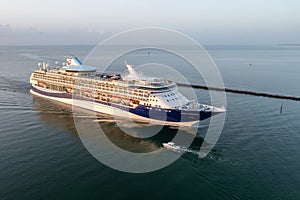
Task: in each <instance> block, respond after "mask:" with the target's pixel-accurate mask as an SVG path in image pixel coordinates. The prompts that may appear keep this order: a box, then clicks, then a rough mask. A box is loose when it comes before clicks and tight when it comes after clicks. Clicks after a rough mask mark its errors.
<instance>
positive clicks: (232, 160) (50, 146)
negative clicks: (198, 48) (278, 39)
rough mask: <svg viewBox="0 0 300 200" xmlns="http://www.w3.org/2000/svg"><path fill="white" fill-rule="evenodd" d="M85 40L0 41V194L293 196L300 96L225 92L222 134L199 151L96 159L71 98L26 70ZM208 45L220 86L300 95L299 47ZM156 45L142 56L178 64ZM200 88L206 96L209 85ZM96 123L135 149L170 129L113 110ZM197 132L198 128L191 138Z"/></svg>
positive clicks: (297, 180)
mask: <svg viewBox="0 0 300 200" xmlns="http://www.w3.org/2000/svg"><path fill="white" fill-rule="evenodd" d="M92 48H93V47H92V46H34V47H29V46H26V47H0V61H1V64H0V69H1V74H0V111H1V112H0V113H1V114H0V122H1V124H0V198H1V199H2V200H4V199H31V200H33V199H162V198H168V199H173V198H176V199H179V198H182V199H299V197H300V192H299V191H300V190H299V188H300V173H299V169H300V151H299V144H300V122H299V118H300V112H299V111H300V102H296V101H288V100H278V99H270V98H263V97H254V96H247V95H238V94H230V93H228V94H227V106H226V108H227V115H226V122H225V126H224V129H223V132H222V135H221V137H220V138H219V141H218V143H217V144H216V146H215V147H214V149H213V151H212V152H211V153H210V154H209V155H208V156H207V157H206V158H204V159H199V158H198V156H197V155H195V154H193V153H185V154H184V155H183V156H182V157H181V158H179V159H178V160H177V161H176V162H174V163H172V164H171V165H170V166H168V167H166V168H163V169H161V170H158V171H155V172H151V173H145V174H129V173H124V172H119V171H116V170H113V169H111V168H109V167H107V166H105V165H103V164H101V163H100V162H98V161H97V160H96V159H94V158H93V156H91V155H90V154H89V153H88V152H87V150H86V149H85V148H84V146H83V144H82V143H81V141H80V139H79V137H78V135H77V132H76V128H75V126H74V121H73V115H72V108H71V107H70V106H64V105H61V104H58V103H54V102H51V101H47V100H44V99H40V98H38V97H34V96H32V95H31V94H30V93H29V90H30V86H29V76H30V74H31V72H32V71H33V70H34V69H35V68H36V63H37V62H39V61H38V59H41V58H44V57H46V58H47V59H51V60H62V57H63V56H65V55H70V54H73V55H77V56H78V57H80V58H84V57H85V56H86V55H87V53H88V52H89V51H90V50H91V49H92ZM207 50H208V52H209V53H210V55H211V56H212V58H213V59H214V61H215V62H216V64H217V65H218V67H219V70H220V72H221V74H222V77H223V80H224V83H225V86H227V87H230V88H237V89H247V90H253V91H262V92H270V93H278V94H284V95H293V96H300V89H299V85H300V76H299V74H300V47H297V46H276V45H274V46H217V45H216V46H207ZM157 54H159V53H157V52H156V53H151V54H150V55H148V56H149V57H151V58H153V57H155V56H158V57H159V56H161V59H162V58H164V59H166V60H168V61H169V63H168V64H170V65H172V64H174V65H178V62H177V61H176V60H172V59H168V57H167V58H166V57H164V56H163V55H157ZM140 58H141V56H139V54H136V55H134V58H133V57H130V60H131V61H132V62H142V61H141V59H140ZM139 59H140V60H139ZM134 64H136V63H134ZM187 73H189V72H187ZM191 77H193V74H192V73H191ZM195 78H197V77H195ZM197 94H198V95H199V96H200V97H201V99H202V101H203V102H206V103H209V97H207V92H206V91H201V90H198V91H197ZM282 103H284V105H283V112H282V114H280V106H281V104H282ZM203 123H204V124H205V123H207V122H203ZM101 125H102V127H104V128H106V129H108V130H109V132H110V133H111V134H109V135H108V137H109V138H110V139H111V140H112V141H114V142H115V143H117V144H118V145H120V146H125V147H126V148H133V149H134V148H136V149H135V150H136V151H144V150H147V148H150V147H151V148H161V142H165V141H168V140H170V138H172V137H173V136H174V134H175V132H174V130H173V129H171V128H164V129H163V131H162V133H161V134H160V135H158V136H157V137H154V138H150V139H134V138H132V137H128V136H126V135H124V134H122V133H121V132H120V131H119V129H117V128H116V126H115V124H114V122H111V121H110V120H107V121H105V120H104V121H102V122H101ZM202 131H203V130H202V129H201V128H200V129H199V130H198V132H199V135H201V132H202ZM187 134H189V133H187ZM201 142H202V139H201V138H196V139H195V141H194V143H193V145H196V146H197V144H199V143H201Z"/></svg>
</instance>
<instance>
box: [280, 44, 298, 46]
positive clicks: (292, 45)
mask: <svg viewBox="0 0 300 200" xmlns="http://www.w3.org/2000/svg"><path fill="white" fill-rule="evenodd" d="M279 45H281V46H300V44H279Z"/></svg>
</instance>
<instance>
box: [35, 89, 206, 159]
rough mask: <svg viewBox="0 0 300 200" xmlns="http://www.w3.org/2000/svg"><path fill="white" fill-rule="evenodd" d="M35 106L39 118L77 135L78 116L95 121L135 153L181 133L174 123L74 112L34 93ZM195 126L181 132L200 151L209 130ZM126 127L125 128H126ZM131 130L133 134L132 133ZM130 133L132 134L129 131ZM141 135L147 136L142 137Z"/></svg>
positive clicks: (70, 108) (108, 134) (119, 145)
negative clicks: (138, 120)
mask: <svg viewBox="0 0 300 200" xmlns="http://www.w3.org/2000/svg"><path fill="white" fill-rule="evenodd" d="M32 97H33V107H34V109H35V111H36V113H37V115H38V117H39V118H40V119H41V120H42V121H43V122H44V123H46V125H49V126H52V127H56V128H62V129H63V130H66V131H68V132H70V133H72V135H73V136H75V135H76V137H78V135H77V130H76V126H75V123H74V115H73V113H76V118H77V119H80V120H82V121H83V122H84V121H86V122H88V123H87V124H91V123H92V124H94V125H95V127H98V128H99V126H100V127H101V129H102V130H103V133H104V134H105V135H106V137H107V138H108V139H109V140H110V141H111V142H112V143H113V144H115V145H116V146H118V147H119V148H121V149H123V150H126V151H129V152H134V153H147V152H152V151H156V150H159V149H161V148H163V145H162V144H163V143H167V142H170V141H172V140H173V139H174V137H175V136H176V135H177V134H178V128H176V127H170V126H158V125H149V124H147V123H143V122H128V121H126V119H119V118H118V119H114V118H113V117H112V116H110V115H106V114H97V115H96V118H95V115H94V112H91V111H88V110H84V109H81V108H76V110H75V111H74V110H73V108H72V106H71V105H66V104H64V103H60V102H56V101H52V100H48V99H44V98H40V97H37V96H34V95H32ZM190 129H192V128H183V129H181V131H180V137H181V139H187V140H190V141H192V143H191V145H190V147H186V148H188V149H190V150H192V151H195V152H196V151H198V150H199V149H200V147H201V146H202V145H206V144H207V143H206V142H205V141H204V140H203V137H202V135H204V134H203V133H206V129H207V127H206V126H200V127H199V128H198V130H197V135H195V132H193V131H189V130H190ZM124 130H125V131H124ZM145 130H148V131H149V130H150V132H151V130H153V131H157V130H158V131H157V132H152V134H153V135H149V137H145ZM129 132H130V133H129ZM128 133H129V134H128ZM140 134H141V135H142V136H143V137H140Z"/></svg>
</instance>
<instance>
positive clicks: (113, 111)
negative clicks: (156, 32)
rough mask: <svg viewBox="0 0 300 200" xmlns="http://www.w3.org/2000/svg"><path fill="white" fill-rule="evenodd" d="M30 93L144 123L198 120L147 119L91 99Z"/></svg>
mask: <svg viewBox="0 0 300 200" xmlns="http://www.w3.org/2000/svg"><path fill="white" fill-rule="evenodd" d="M30 93H31V94H33V95H36V96H39V97H42V98H47V99H49V100H53V101H58V102H61V103H65V104H68V105H72V106H73V105H74V106H76V107H80V108H83V109H87V110H91V111H95V112H98V113H103V114H108V115H112V116H116V117H121V118H124V119H129V120H130V119H131V120H134V121H140V122H145V123H151V124H154V125H155V124H157V125H168V126H192V125H194V124H196V123H198V122H199V121H189V122H167V121H161V120H155V119H149V118H146V117H142V116H139V115H136V114H132V113H129V112H127V111H126V110H122V109H118V108H115V107H112V106H107V105H102V104H99V103H96V102H93V101H84V100H78V99H68V98H59V97H52V96H47V95H43V94H40V93H38V92H35V91H33V90H32V89H31V90H30Z"/></svg>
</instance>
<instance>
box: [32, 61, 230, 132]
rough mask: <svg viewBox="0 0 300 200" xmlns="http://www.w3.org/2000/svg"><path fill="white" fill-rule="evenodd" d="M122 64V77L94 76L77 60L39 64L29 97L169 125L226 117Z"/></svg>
mask: <svg viewBox="0 0 300 200" xmlns="http://www.w3.org/2000/svg"><path fill="white" fill-rule="evenodd" d="M125 65H126V68H127V70H126V72H125V73H122V74H118V73H107V72H103V73H100V72H97V68H96V67H93V66H88V65H85V64H83V63H82V62H81V61H80V60H79V59H78V58H77V57H75V56H70V57H68V58H67V59H66V62H65V63H63V65H62V66H61V67H57V66H56V67H50V66H49V65H47V64H46V63H39V64H38V69H37V70H35V71H34V72H33V73H32V74H31V77H30V84H31V90H30V92H31V93H32V94H34V95H37V96H40V97H44V98H47V99H51V100H56V101H59V102H63V103H66V104H70V105H75V106H78V107H82V108H85V109H90V110H93V111H95V112H99V113H104V114H109V115H115V116H118V117H124V118H128V117H130V118H131V119H133V120H135V121H142V122H151V123H154V124H163V125H170V126H192V125H193V124H196V123H198V122H199V121H202V120H205V119H207V118H209V117H212V116H213V115H216V114H220V113H223V112H225V109H224V108H222V107H215V106H211V105H205V104H202V103H199V102H197V101H195V100H189V99H188V98H187V97H185V96H184V95H183V94H182V93H180V92H179V91H178V88H177V85H176V83H175V82H174V81H172V80H165V79H162V78H152V77H146V76H144V75H143V74H141V73H138V72H137V71H136V70H135V69H134V67H133V66H132V65H129V64H127V63H126V64H125ZM75 101H76V104H74V102H75ZM78 102H79V103H78Z"/></svg>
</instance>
